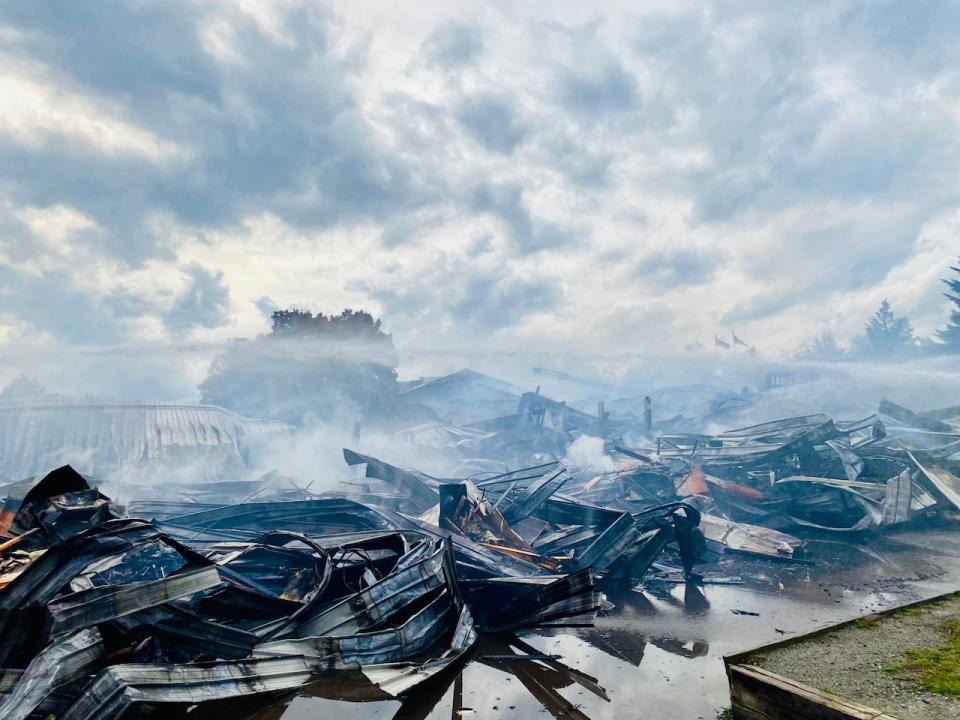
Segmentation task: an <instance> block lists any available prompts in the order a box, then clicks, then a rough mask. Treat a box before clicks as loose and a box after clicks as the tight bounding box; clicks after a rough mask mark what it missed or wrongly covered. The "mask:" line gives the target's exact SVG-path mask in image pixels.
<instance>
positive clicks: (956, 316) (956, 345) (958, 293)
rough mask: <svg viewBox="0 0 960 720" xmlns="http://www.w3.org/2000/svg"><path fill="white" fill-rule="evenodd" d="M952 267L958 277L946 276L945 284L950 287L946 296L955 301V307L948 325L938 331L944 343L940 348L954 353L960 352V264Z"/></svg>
mask: <svg viewBox="0 0 960 720" xmlns="http://www.w3.org/2000/svg"><path fill="white" fill-rule="evenodd" d="M950 269H951V270H953V271H954V272H955V273H957V276H958V277H956V278H944V279H943V284H944V285H946V286H947V287H948V288H949V290H948V291H947V292H945V293H944V296H945V297H946V298H947V299H948V300H949V301H950V302H951V303H953V308H952V309H951V311H950V320H949V321H948V322H947V326H946V327H945V328H943V329H942V330H940V331H939V332H937V339H938V340H939V341H940V343H942V345H941V348H940V349H942V350H944V351H946V352H948V353H951V354H952V353H960V264H958V266H952V265H951V266H950Z"/></svg>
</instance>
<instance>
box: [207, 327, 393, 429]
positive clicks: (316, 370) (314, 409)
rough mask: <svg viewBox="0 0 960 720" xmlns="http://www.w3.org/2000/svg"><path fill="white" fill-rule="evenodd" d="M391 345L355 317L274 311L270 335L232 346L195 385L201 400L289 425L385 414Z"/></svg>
mask: <svg viewBox="0 0 960 720" xmlns="http://www.w3.org/2000/svg"><path fill="white" fill-rule="evenodd" d="M395 365H396V358H395V351H394V348H393V340H392V339H391V337H390V335H388V334H386V333H384V332H383V330H382V329H381V326H380V321H379V320H375V319H374V318H373V316H372V315H370V314H369V313H366V312H363V311H353V310H344V311H343V312H342V313H340V314H339V315H333V316H329V317H328V316H326V315H324V314H322V313H319V314H317V315H313V314H312V313H310V312H308V311H303V310H297V309H292V310H278V311H276V312H275V313H274V314H273V317H272V327H271V331H270V332H269V333H268V334H266V335H261V336H260V337H258V338H256V339H255V340H245V341H237V342H234V343H233V344H232V345H231V346H230V347H229V348H228V349H227V351H226V352H224V353H222V354H220V355H219V356H217V357H216V358H215V359H214V361H213V363H212V364H211V366H210V371H209V372H208V374H207V377H206V379H205V380H204V381H203V382H202V383H201V384H200V396H201V399H202V400H203V402H206V403H211V404H214V405H220V406H222V407H225V408H228V409H230V410H233V411H235V412H238V413H240V414H242V415H247V416H253V417H270V418H277V419H280V420H284V421H286V422H288V423H291V424H294V425H300V424H303V423H304V422H305V421H306V420H307V419H309V418H310V417H311V416H312V417H316V418H319V419H321V420H325V421H339V422H343V423H349V422H353V421H355V420H359V419H364V420H369V419H373V418H376V417H379V416H381V415H383V414H385V413H388V412H389V411H390V409H391V408H392V406H393V402H394V398H395V397H396V391H397V374H396V370H395V369H394V368H395Z"/></svg>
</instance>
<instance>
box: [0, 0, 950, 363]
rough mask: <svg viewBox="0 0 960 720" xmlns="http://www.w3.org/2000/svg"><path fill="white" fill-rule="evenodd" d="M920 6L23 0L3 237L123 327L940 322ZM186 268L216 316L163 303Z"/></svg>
mask: <svg viewBox="0 0 960 720" xmlns="http://www.w3.org/2000/svg"><path fill="white" fill-rule="evenodd" d="M78 8H79V9H78ZM468 10H469V11H468ZM71 11H75V12H77V13H81V14H82V13H83V12H87V10H85V9H83V8H81V7H80V6H79V5H78V6H75V7H74V8H71ZM89 12H95V10H93V9H91V10H89ZM898 12H902V13H907V14H908V15H909V16H910V18H909V19H910V20H911V22H909V23H896V22H891V21H890V19H889V18H888V17H887V16H886V13H885V11H884V10H883V9H876V10H864V9H862V8H861V7H860V6H859V5H858V4H854V3H852V2H845V1H838V2H833V3H827V4H825V5H822V6H820V5H818V6H809V7H804V8H794V7H785V6H775V5H771V6H763V7H757V6H754V7H747V6H732V5H728V4H709V5H707V6H704V5H702V4H701V3H686V4H681V3H675V2H662V3H645V4H643V6H642V7H640V8H637V7H636V6H635V4H634V3H626V2H612V1H611V2H601V3H596V4H591V5H590V6H585V5H583V4H582V3H572V2H558V3H552V4H550V5H549V6H539V5H523V6H518V5H513V4H489V5H484V6H483V7H482V8H478V7H477V6H475V5H474V6H468V5H466V4H465V3H440V2H437V3H422V4H419V5H417V6H416V8H411V7H409V6H396V7H394V6H384V5H383V4H376V5H374V4H369V3H356V2H350V3H347V2H334V3H332V4H331V5H330V6H329V9H318V8H317V7H316V5H315V4H313V3H307V2H301V1H298V0H283V1H282V2H273V3H260V2H244V3H241V4H234V5H231V6H225V5H223V4H221V3H215V2H201V3H184V4H173V3H171V4H170V6H166V5H164V6H154V7H152V8H148V7H146V6H141V5H135V6H130V7H126V6H125V7H124V8H121V9H118V10H116V11H115V12H113V13H112V14H111V16H110V18H109V19H110V21H111V22H115V23H116V24H115V25H111V28H117V27H121V28H122V27H133V26H137V27H144V28H153V29H154V30H155V32H154V33H152V34H151V33H146V34H145V35H144V36H143V37H142V38H141V39H140V42H139V43H138V44H137V46H133V45H131V44H130V43H129V42H125V41H124V38H123V37H122V33H117V32H116V30H115V29H114V30H111V33H112V34H111V33H106V34H104V35H98V36H96V37H92V38H88V37H86V36H74V35H73V34H72V33H73V32H74V31H73V30H72V28H71V26H70V23H68V22H67V20H63V22H62V24H60V21H61V18H60V17H59V16H60V15H62V14H63V13H54V14H52V15H49V16H47V17H45V18H44V19H43V21H34V19H33V18H32V16H30V17H27V16H26V15H24V14H23V13H17V12H14V11H9V13H8V14H9V15H10V17H8V18H7V19H6V20H4V19H3V18H2V17H0V23H3V22H6V23H7V27H6V29H4V30H3V33H5V35H4V37H9V38H11V42H10V43H8V45H9V47H10V49H9V50H6V51H5V52H7V53H8V54H7V56H5V58H4V62H3V63H2V66H3V68H4V70H3V71H0V100H2V102H0V145H2V147H0V151H2V152H5V153H9V154H10V156H11V157H12V158H13V161H12V162H10V163H6V164H5V167H0V191H2V193H3V197H4V198H5V199H6V200H5V202H6V204H5V205H4V206H3V207H2V208H0V223H3V222H4V218H6V217H9V218H10V219H11V220H10V222H11V223H12V225H11V227H12V228H13V229H12V230H11V231H10V233H8V235H7V236H5V237H9V238H21V239H22V242H19V241H18V242H19V244H17V245H16V246H14V243H13V241H12V240H6V241H0V252H3V254H4V257H5V258H7V259H11V258H13V257H14V255H16V256H17V258H18V259H16V262H14V263H13V265H14V266H15V267H16V269H17V270H18V271H21V272H22V273H24V274H32V276H33V277H34V278H36V277H39V276H40V275H41V274H42V273H47V274H48V276H49V277H56V278H59V277H61V276H59V275H50V273H61V274H62V276H64V277H70V276H72V277H75V282H74V283H73V284H74V285H75V287H74V288H73V289H74V290H75V291H76V292H77V293H83V294H84V295H85V296H86V297H88V298H90V302H91V310H90V312H89V313H88V315H86V316H85V317H88V318H97V317H98V316H97V313H96V312H95V310H96V308H97V307H99V305H98V304H99V303H106V305H105V307H107V308H108V309H109V312H110V313H112V315H111V318H112V320H111V323H112V324H109V327H101V326H99V325H98V328H99V330H100V331H101V332H102V333H103V335H104V337H109V338H110V339H111V341H114V340H116V338H117V337H118V336H126V337H128V338H131V339H132V340H137V341H147V340H149V341H156V342H160V341H164V340H167V341H178V340H180V339H182V338H184V337H187V338H192V339H194V340H196V339H198V338H200V339H204V340H209V341H212V342H215V341H218V340H222V339H224V338H226V337H229V336H250V335H253V334H256V333H258V332H262V331H263V329H264V317H263V314H262V312H261V310H260V309H258V306H257V304H256V303H257V301H258V300H259V299H261V298H264V297H269V298H270V299H271V301H272V302H274V303H276V304H278V305H281V306H284V305H299V306H304V307H309V308H311V309H313V310H322V311H327V312H329V311H335V310H338V309H340V308H342V307H344V306H352V307H365V308H367V309H370V310H372V311H374V312H378V313H383V314H384V316H385V317H384V320H385V323H386V325H387V327H388V328H389V329H390V330H391V331H393V332H394V333H395V335H396V336H397V340H398V342H399V343H401V344H407V345H409V346H411V347H412V346H427V345H435V346H439V345H446V346H448V347H458V348H460V347H471V346H472V347H482V348H490V347H494V348H497V349H502V350H512V349H517V348H526V347H530V346H535V347H537V348H543V349H551V348H553V349H558V350H561V349H569V348H571V347H574V348H578V349H584V350H587V349H589V350H590V351H609V352H632V351H636V350H644V351H655V352H656V351H668V352H669V351H676V350H679V349H681V348H682V347H683V346H684V345H686V344H687V343H690V342H693V341H696V340H698V339H699V340H701V341H704V342H709V341H710V338H711V336H712V335H713V333H714V332H726V331H728V330H729V329H736V331H737V333H738V334H739V335H742V336H743V337H746V338H747V339H749V340H751V341H752V342H755V343H756V344H757V345H759V346H760V348H761V349H762V350H764V351H766V352H769V353H778V352H781V351H789V350H791V349H792V348H794V347H795V346H797V345H799V344H800V343H801V342H803V341H804V340H805V339H807V337H809V336H810V335H812V334H813V333H815V332H816V331H817V330H819V329H820V328H821V327H829V328H831V329H832V330H833V331H834V332H835V333H836V334H837V335H838V336H840V337H841V338H845V337H849V336H851V335H853V334H856V333H857V332H859V330H860V329H861V327H862V324H863V322H864V320H865V319H866V317H867V316H869V314H870V313H871V312H872V311H873V309H874V308H875V306H876V304H877V303H878V302H879V300H880V299H882V298H883V297H889V298H890V300H891V301H892V302H893V303H894V307H895V308H897V309H898V311H900V312H904V313H906V314H908V315H909V316H910V318H911V320H912V321H913V323H914V325H915V327H916V328H917V329H918V331H920V332H923V333H929V332H932V331H933V330H934V329H936V327H937V326H938V325H939V324H940V323H941V322H942V321H943V319H944V318H945V312H944V306H943V302H942V299H941V297H940V296H939V294H938V292H939V288H938V287H937V285H938V278H939V276H940V275H941V274H943V273H944V272H945V271H946V267H947V265H948V264H949V263H950V262H951V261H952V260H954V259H955V257H954V256H955V255H956V254H957V252H958V250H957V245H956V240H955V238H956V237H957V232H956V230H957V220H956V217H957V212H958V206H960V203H958V189H960V187H958V182H957V177H956V167H957V166H958V165H960V139H958V135H957V132H956V130H957V124H958V118H960V113H958V110H957V108H960V79H958V78H960V61H958V60H957V59H956V57H955V53H949V52H944V51H943V50H944V49H945V48H948V47H949V43H948V39H949V36H950V33H949V32H947V31H946V29H945V28H949V27H950V26H951V23H955V22H956V20H957V17H956V15H952V14H950V13H949V12H948V11H946V10H942V9H937V8H932V7H928V8H923V7H919V6H917V7H913V6H911V8H910V9H908V10H904V9H901V10H899V11H898ZM3 14H4V13H2V12H0V16H2V15H3ZM68 19H70V18H68ZM95 20H96V22H94V23H93V26H96V27H99V26H101V25H105V23H106V19H105V18H103V17H97V18H95ZM0 27H3V26H2V25H0ZM956 29H957V30H958V31H960V27H958V28H956ZM141 46H142V47H141ZM64 48H69V51H67V50H64ZM72 156H79V157H80V158H81V161H80V162H70V158H71V157H72ZM88 165H89V167H88ZM3 242H6V243H7V246H6V247H5V246H4V245H3V244H2V243H3ZM30 243H33V244H34V247H33V248H32V250H31V249H30V247H28V245H29V244H30ZM18 253H19V254H18ZM195 264H196V266H198V267H201V268H203V269H204V272H205V273H208V274H209V275H210V277H211V278H219V280H218V281H217V282H218V285H217V286H218V287H219V286H220V285H222V286H223V287H224V288H229V293H220V294H218V295H217V296H216V297H217V298H219V300H218V302H219V304H218V305H217V307H218V308H219V309H220V310H222V311H221V312H217V313H213V314H211V315H210V320H209V321H207V322H206V323H201V324H200V326H196V325H195V324H194V325H191V324H189V323H171V322H169V321H168V322H164V317H165V313H167V312H168V311H169V310H170V308H171V307H172V305H173V303H174V302H175V299H176V298H177V297H179V296H180V295H178V293H181V294H182V291H183V282H184V271H183V268H184V267H188V268H189V267H194V265H195ZM218 273H222V276H219V275H218ZM204 277H206V276H204ZM25 287H26V286H25ZM31 287H32V286H31ZM35 291H36V292H39V290H36V289H35ZM135 296H136V297H135ZM3 302H4V301H3V299H2V298H0V314H5V317H7V318H15V319H18V320H17V327H18V328H20V327H21V326H22V322H23V320H22V318H20V317H19V315H18V314H17V313H18V312H20V311H18V310H17V309H16V308H13V307H11V306H9V305H8V306H7V307H4V305H3ZM227 303H229V308H227V307H221V306H222V305H225V304H227ZM215 304H216V303H215ZM261 305H262V303H261ZM78 317H80V316H79V315H78ZM11 322H12V321H11ZM9 327H12V325H9ZM0 329H2V326H0ZM65 330H66V331H70V332H71V333H72V332H73V331H72V330H71V329H70V328H64V327H63V326H61V325H57V326H56V328H54V329H51V328H38V332H64V331H65ZM108 331H109V332H108ZM18 332H19V330H18ZM0 337H2V336H0ZM71 337H73V335H71ZM0 342H2V340H0Z"/></svg>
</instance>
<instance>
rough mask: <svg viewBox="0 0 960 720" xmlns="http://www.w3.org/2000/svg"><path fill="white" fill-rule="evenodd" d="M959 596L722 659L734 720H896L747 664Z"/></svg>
mask: <svg viewBox="0 0 960 720" xmlns="http://www.w3.org/2000/svg"><path fill="white" fill-rule="evenodd" d="M957 595H960V591H956V590H954V591H951V592H947V593H943V594H941V595H934V596H932V597H928V598H925V599H923V600H916V601H914V602H909V603H905V604H903V605H899V606H897V607H895V608H890V609H888V610H883V611H881V612H878V613H873V614H870V615H866V616H861V617H858V618H854V619H852V620H846V621H844V622H840V623H835V624H833V625H825V626H823V627H820V628H816V629H815V630H811V631H810V632H806V633H803V634H801V635H795V636H793V637H789V638H785V639H783V640H776V641H774V642H771V643H767V644H765V645H760V646H758V647H755V648H753V649H751V650H745V651H743V652H738V653H733V654H730V655H725V656H724V657H723V664H724V667H725V668H726V671H727V679H728V682H729V683H730V699H731V702H732V703H733V708H734V713H735V716H736V717H737V718H743V719H744V720H777V719H779V718H790V719H791V720H808V719H809V720H897V719H896V718H895V717H893V716H892V715H886V714H884V713H882V712H881V711H879V710H875V709H873V708H871V707H867V706H866V705H860V704H859V703H855V702H853V701H851V700H847V699H845V698H843V697H840V696H838V695H831V694H828V693H824V692H821V691H820V690H817V689H816V688H813V687H810V686H809V685H804V684H803V683H801V682H799V681H797V680H793V679H791V678H788V677H784V676H783V675H778V674H777V673H774V672H770V671H769V670H765V669H763V668H760V667H756V666H755V665H750V664H748V662H747V661H748V660H749V659H750V658H752V657H754V656H757V655H762V654H763V653H765V652H769V651H771V650H776V649H778V648H782V647H787V646H789V645H795V644H797V643H802V642H805V641H807V640H810V639H812V638H816V637H820V636H822V635H826V634H827V633H831V632H833V631H835V630H839V629H841V628H844V627H847V626H849V625H853V624H855V623H856V622H857V621H858V620H863V619H870V620H879V619H881V618H886V617H890V616H891V615H894V614H896V613H898V612H901V611H903V610H906V609H908V608H912V607H918V606H920V605H926V604H927V603H932V602H939V601H941V600H945V599H947V598H952V597H955V596H957Z"/></svg>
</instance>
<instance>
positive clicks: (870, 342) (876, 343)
mask: <svg viewBox="0 0 960 720" xmlns="http://www.w3.org/2000/svg"><path fill="white" fill-rule="evenodd" d="M865 329H866V337H865V338H864V340H865V342H864V343H862V345H863V346H864V350H866V351H867V352H868V353H869V354H871V355H873V356H874V357H878V358H889V357H892V356H895V355H903V354H905V353H907V352H909V351H913V350H916V345H917V343H916V339H915V338H914V336H913V327H912V326H911V325H910V321H909V320H907V318H905V317H897V316H896V314H895V313H894V312H893V308H892V307H890V303H889V301H888V300H887V299H886V298H884V299H883V302H882V303H880V307H879V308H877V312H875V313H874V315H873V317H872V318H871V319H870V322H868V323H867V325H866V328H865Z"/></svg>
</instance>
